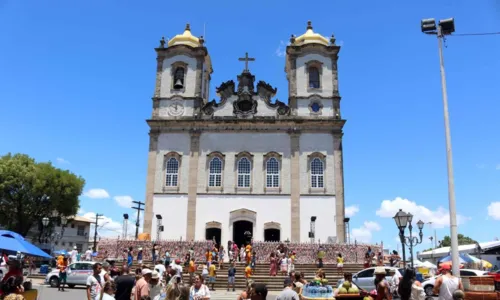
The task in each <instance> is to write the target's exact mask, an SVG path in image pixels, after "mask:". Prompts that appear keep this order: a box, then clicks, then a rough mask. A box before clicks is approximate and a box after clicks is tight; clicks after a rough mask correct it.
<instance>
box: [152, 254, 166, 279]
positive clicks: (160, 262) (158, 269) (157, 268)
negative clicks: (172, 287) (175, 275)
mask: <svg viewBox="0 0 500 300" xmlns="http://www.w3.org/2000/svg"><path fill="white" fill-rule="evenodd" d="M154 269H155V271H156V272H158V275H159V276H160V279H161V280H163V274H164V273H165V271H166V270H167V269H166V268H165V265H164V264H163V260H161V259H159V260H158V261H157V262H156V266H155V268H154Z"/></svg>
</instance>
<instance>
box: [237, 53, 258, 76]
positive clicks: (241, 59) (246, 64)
mask: <svg viewBox="0 0 500 300" xmlns="http://www.w3.org/2000/svg"><path fill="white" fill-rule="evenodd" d="M238 60H239V61H244V62H245V70H243V72H249V70H248V62H249V61H255V58H252V57H248V52H246V53H245V57H240V58H238Z"/></svg>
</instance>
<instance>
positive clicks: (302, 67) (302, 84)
mask: <svg viewBox="0 0 500 300" xmlns="http://www.w3.org/2000/svg"><path fill="white" fill-rule="evenodd" d="M312 60H317V61H319V62H321V63H322V65H323V70H322V73H321V89H319V90H315V91H314V92H312V93H313V94H319V95H321V96H323V97H330V96H331V95H332V92H333V81H332V80H333V79H332V76H333V74H332V60H331V59H330V58H329V57H324V56H322V55H319V54H307V55H304V56H301V57H298V58H297V61H296V66H297V77H296V78H297V97H301V96H308V95H310V94H311V92H309V91H308V87H309V82H308V79H309V76H308V75H307V70H306V63H307V62H309V61H312Z"/></svg>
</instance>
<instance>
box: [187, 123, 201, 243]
mask: <svg viewBox="0 0 500 300" xmlns="http://www.w3.org/2000/svg"><path fill="white" fill-rule="evenodd" d="M190 135H191V146H190V149H189V174H188V176H189V177H188V204H187V205H188V207H187V227H186V241H192V240H194V239H195V232H196V196H197V189H198V159H199V156H200V132H199V131H195V130H192V131H191V132H190Z"/></svg>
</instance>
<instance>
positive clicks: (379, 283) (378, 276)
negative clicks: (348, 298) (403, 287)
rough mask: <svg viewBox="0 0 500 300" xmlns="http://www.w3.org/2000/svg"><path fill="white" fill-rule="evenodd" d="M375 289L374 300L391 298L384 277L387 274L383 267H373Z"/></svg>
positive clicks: (390, 299)
mask: <svg viewBox="0 0 500 300" xmlns="http://www.w3.org/2000/svg"><path fill="white" fill-rule="evenodd" d="M374 273H375V289H376V290H377V297H376V298H375V300H392V295H391V292H390V291H389V284H388V283H387V280H386V279H385V276H386V275H387V273H386V271H385V268H384V267H376V268H375V272H374Z"/></svg>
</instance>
